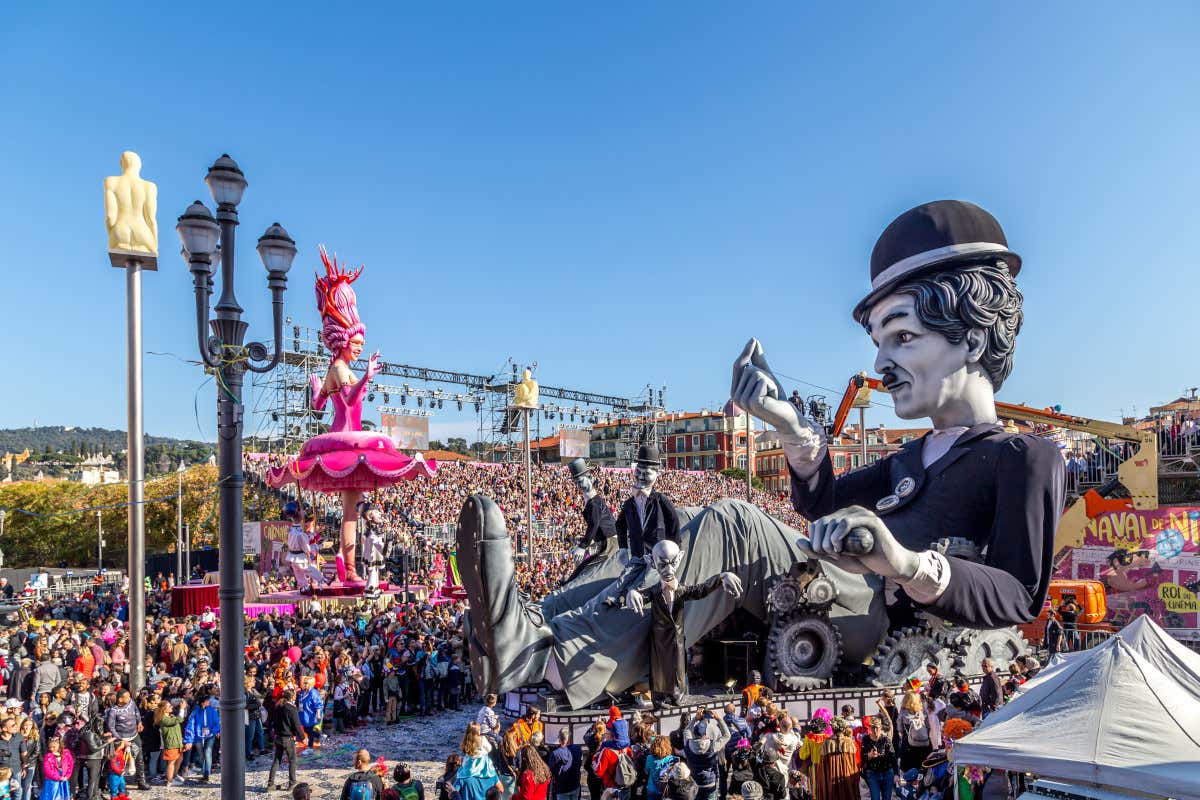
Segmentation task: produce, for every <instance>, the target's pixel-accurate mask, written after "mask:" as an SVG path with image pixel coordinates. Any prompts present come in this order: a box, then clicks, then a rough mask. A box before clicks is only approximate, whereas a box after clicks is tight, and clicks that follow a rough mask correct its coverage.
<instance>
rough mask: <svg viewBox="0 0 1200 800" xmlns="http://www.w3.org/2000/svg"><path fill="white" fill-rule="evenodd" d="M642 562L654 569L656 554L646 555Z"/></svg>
mask: <svg viewBox="0 0 1200 800" xmlns="http://www.w3.org/2000/svg"><path fill="white" fill-rule="evenodd" d="M642 562H643V563H645V565H646V566H647V567H649V568H650V569H654V554H653V553H646V555H644V556H642Z"/></svg>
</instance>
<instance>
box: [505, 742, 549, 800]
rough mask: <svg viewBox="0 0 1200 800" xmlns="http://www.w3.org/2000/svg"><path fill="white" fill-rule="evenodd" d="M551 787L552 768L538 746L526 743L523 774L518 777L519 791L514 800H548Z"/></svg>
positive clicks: (522, 761)
mask: <svg viewBox="0 0 1200 800" xmlns="http://www.w3.org/2000/svg"><path fill="white" fill-rule="evenodd" d="M549 789H550V768H549V767H547V766H546V762H545V761H543V760H542V757H541V755H540V754H539V753H538V751H537V748H536V747H534V746H533V745H532V744H526V745H525V746H524V747H522V748H521V774H520V775H519V776H518V777H517V791H516V793H515V794H514V795H513V800H546V793H547V792H548V791H549Z"/></svg>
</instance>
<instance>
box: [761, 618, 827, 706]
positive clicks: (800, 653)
mask: <svg viewBox="0 0 1200 800" xmlns="http://www.w3.org/2000/svg"><path fill="white" fill-rule="evenodd" d="M841 656H842V638H841V635H840V634H839V633H838V631H837V629H836V628H835V627H834V626H833V623H831V622H830V621H829V618H828V617H827V616H825V615H824V614H798V615H794V616H789V617H782V618H776V620H775V623H774V624H773V625H772V626H771V633H770V635H769V636H768V637H767V664H768V667H769V668H770V670H771V671H772V672H774V673H775V677H776V680H777V681H778V682H779V683H782V684H783V685H784V686H787V687H788V688H789V689H794V690H800V689H811V688H815V687H817V686H823V685H824V684H825V683H826V681H828V680H829V678H830V677H831V676H832V675H833V670H834V668H835V667H837V664H838V661H839V660H840V659H841Z"/></svg>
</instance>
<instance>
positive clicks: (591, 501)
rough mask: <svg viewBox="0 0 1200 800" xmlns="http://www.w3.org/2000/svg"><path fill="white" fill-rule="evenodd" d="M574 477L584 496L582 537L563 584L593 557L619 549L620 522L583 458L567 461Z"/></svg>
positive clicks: (573, 576) (574, 550) (569, 470)
mask: <svg viewBox="0 0 1200 800" xmlns="http://www.w3.org/2000/svg"><path fill="white" fill-rule="evenodd" d="M567 471H568V472H569V473H571V480H572V481H573V482H574V483H575V486H576V488H578V489H579V492H580V493H581V494H582V495H583V524H584V531H583V536H581V537H579V543H578V544H576V545H575V547H574V548H572V555H573V556H574V557H575V560H576V562H577V564H576V567H575V571H574V572H573V573H572V574H571V577H569V578H567V580H566V581H564V583H567V582H570V581H572V580H574V579H575V577H576V576H578V575H579V573H580V572H581V571H582V570H583V569H585V568H586V567H587V565H588V564H589V563H591V562H592V561H593V560H594V559H597V558H604V557H607V556H611V555H615V554H616V551H617V523H616V520H614V519H613V515H612V511H611V510H609V508H608V503H607V502H606V501H605V500H604V498H603V497H601V496H600V493H599V492H598V491H596V486H595V481H594V480H593V477H592V468H591V467H589V466H588V465H587V462H585V461H584V460H583V459H582V458H577V459H575V460H574V461H571V462H570V463H568V464H567Z"/></svg>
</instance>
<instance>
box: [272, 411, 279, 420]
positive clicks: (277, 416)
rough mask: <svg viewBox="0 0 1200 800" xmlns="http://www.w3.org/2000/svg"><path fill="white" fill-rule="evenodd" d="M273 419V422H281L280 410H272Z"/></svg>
mask: <svg viewBox="0 0 1200 800" xmlns="http://www.w3.org/2000/svg"><path fill="white" fill-rule="evenodd" d="M271 421H272V422H279V412H278V411H272V412H271Z"/></svg>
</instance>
